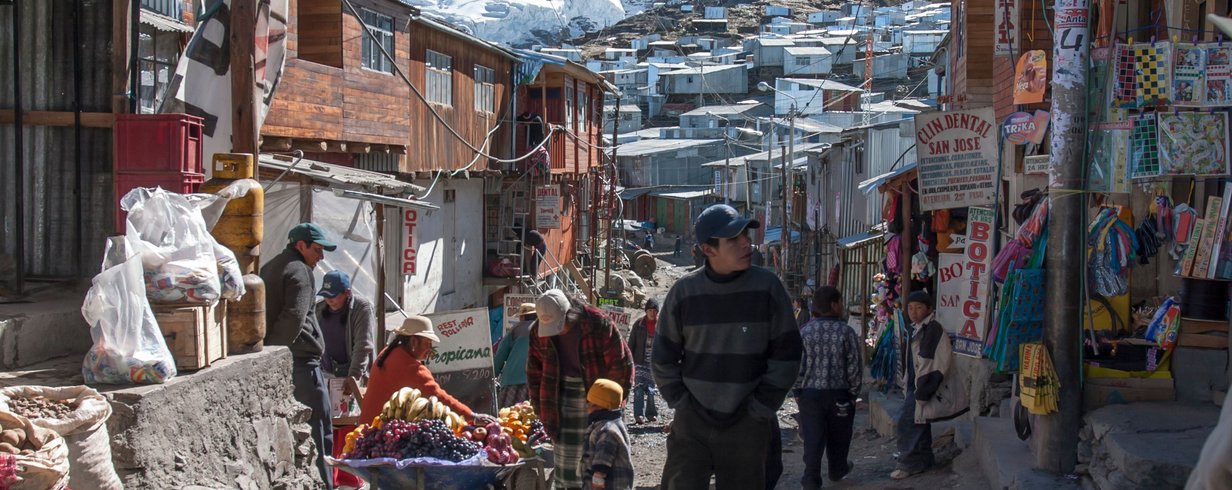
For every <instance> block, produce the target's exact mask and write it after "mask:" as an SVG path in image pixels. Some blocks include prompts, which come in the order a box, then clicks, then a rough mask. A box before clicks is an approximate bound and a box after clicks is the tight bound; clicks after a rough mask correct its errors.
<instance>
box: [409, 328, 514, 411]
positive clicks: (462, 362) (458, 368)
mask: <svg viewBox="0 0 1232 490" xmlns="http://www.w3.org/2000/svg"><path fill="white" fill-rule="evenodd" d="M427 316H428V318H430V319H431V320H432V325H433V327H434V328H435V329H436V335H437V336H438V337H440V338H441V343H440V344H437V346H436V356H434V357H433V358H432V359H430V360H428V361H427V362H425V363H424V365H425V366H427V367H428V369H429V370H431V371H432V376H433V377H435V378H436V382H437V383H440V385H441V387H442V388H444V389H445V391H446V392H447V393H449V394H450V395H453V397H454V398H457V399H458V400H459V401H461V402H462V403H465V404H466V405H467V406H468V407H471V408H473V409H475V410H476V411H480V412H489V413H491V412H494V410H492V407H493V403H494V399H495V395H496V394H495V387H494V386H493V385H492V334H491V331H490V330H489V323H488V309H487V308H472V309H469V310H456V311H446V312H441V313H433V314H430V315H427Z"/></svg>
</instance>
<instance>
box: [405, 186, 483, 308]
mask: <svg viewBox="0 0 1232 490" xmlns="http://www.w3.org/2000/svg"><path fill="white" fill-rule="evenodd" d="M415 183H416V184H418V185H421V186H424V187H429V186H431V185H432V181H431V180H419V181H416V182H415ZM447 191H454V192H453V194H454V201H453V202H452V203H446V202H445V196H446V194H447ZM423 200H425V201H428V202H430V203H432V204H435V205H437V206H440V207H441V209H436V210H420V211H419V223H418V226H417V227H416V228H415V240H416V243H417V256H416V274H415V275H414V276H407V277H403V276H401V275H400V274H396V275H391V276H390V277H391V278H398V277H402V298H401V303H402V308H403V309H404V310H406V312H407V313H409V314H421V313H432V312H438V311H449V310H458V309H462V308H468V307H471V306H475V305H480V304H486V303H487V297H486V296H485V295H484V294H483V278H482V273H483V270H482V267H483V260H484V245H483V227H484V216H483V180H482V179H478V178H472V179H469V180H468V179H462V178H461V177H460V176H459V178H455V179H448V178H445V177H442V178H441V179H440V180H439V181H437V183H436V187H435V188H434V189H432V191H431V193H430V194H429V195H428V196H427V197H426V198H423ZM392 221H395V222H396V221H398V220H396V219H395V220H392ZM395 224H397V223H395ZM399 232H400V233H399V234H397V235H393V236H394V237H396V238H395V239H394V240H393V241H391V243H399V244H400V243H403V240H405V235H404V234H401V233H405V232H403V231H401V227H399ZM387 236H388V235H387ZM391 248H396V247H391ZM400 269H401V268H400V267H399V268H398V269H396V270H400ZM451 276H452V277H451ZM396 285H397V280H396V279H395V280H392V281H391V286H390V288H389V289H391V290H396V289H397V286H396ZM391 294H392V293H391ZM395 315H397V314H396V313H395ZM398 318H399V320H398V321H401V320H400V319H401V316H400V315H398Z"/></svg>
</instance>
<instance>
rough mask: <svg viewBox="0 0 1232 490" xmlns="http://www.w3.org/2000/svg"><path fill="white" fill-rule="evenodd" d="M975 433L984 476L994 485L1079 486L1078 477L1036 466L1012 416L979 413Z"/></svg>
mask: <svg viewBox="0 0 1232 490" xmlns="http://www.w3.org/2000/svg"><path fill="white" fill-rule="evenodd" d="M973 425H974V426H975V437H974V439H973V440H972V442H971V450H973V451H975V452H976V454H977V455H979V461H980V467H981V468H983V470H984V478H986V479H988V482H989V484H990V485H992V488H995V489H1001V490H1036V489H1038V490H1045V489H1056V488H1065V489H1075V490H1076V489H1078V488H1080V484H1079V482H1078V481H1076V480H1073V481H1071V480H1067V479H1066V478H1064V477H1062V476H1059V475H1054V474H1051V473H1048V472H1045V471H1041V470H1037V469H1034V468H1033V465H1034V464H1035V456H1034V455H1033V454H1032V453H1031V447H1030V446H1028V445H1027V442H1026V441H1022V440H1019V439H1018V434H1016V433H1015V432H1014V420H1013V419H1012V418H1008V417H1004V418H1003V417H976V418H975V423H974V424H973Z"/></svg>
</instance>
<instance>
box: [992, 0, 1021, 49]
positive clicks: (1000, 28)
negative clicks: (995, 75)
mask: <svg viewBox="0 0 1232 490" xmlns="http://www.w3.org/2000/svg"><path fill="white" fill-rule="evenodd" d="M994 16H995V18H994V20H995V21H996V24H997V42H996V52H994V53H993V55H994V56H1013V54H1014V51H1016V50H1017V49H1018V0H997V11H996V13H995V14H994Z"/></svg>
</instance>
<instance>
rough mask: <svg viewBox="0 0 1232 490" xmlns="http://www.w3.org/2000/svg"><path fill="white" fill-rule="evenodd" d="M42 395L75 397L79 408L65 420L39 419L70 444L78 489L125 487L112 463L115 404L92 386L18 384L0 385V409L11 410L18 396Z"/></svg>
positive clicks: (72, 474) (38, 422)
mask: <svg viewBox="0 0 1232 490" xmlns="http://www.w3.org/2000/svg"><path fill="white" fill-rule="evenodd" d="M34 396H42V397H45V398H48V399H51V400H58V401H64V400H75V403H76V404H77V409H76V410H73V413H71V414H69V415H68V417H65V418H63V419H48V418H36V419H31V420H30V422H31V423H32V424H34V425H35V426H37V427H42V428H45V429H50V430H53V431H55V432H56V433H58V434H60V436H61V437H63V438H64V440H65V442H66V443H67V445H68V461H69V466H70V469H69V476H70V477H71V479H72V482H73V487H74V488H93V489H98V490H121V489H123V488H124V485H123V484H122V483H121V482H120V477H119V475H116V472H115V465H114V464H113V463H112V462H111V437H110V436H109V435H108V434H107V419H108V418H110V417H111V404H110V403H108V402H107V398H105V397H103V395H100V394H99V393H98V391H96V390H94V389H93V388H90V387H88V386H84V385H82V386H66V387H60V388H53V387H49V386H14V387H9V388H0V409H4V410H8V401H9V399H10V398H16V397H26V398H29V397H34Z"/></svg>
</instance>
